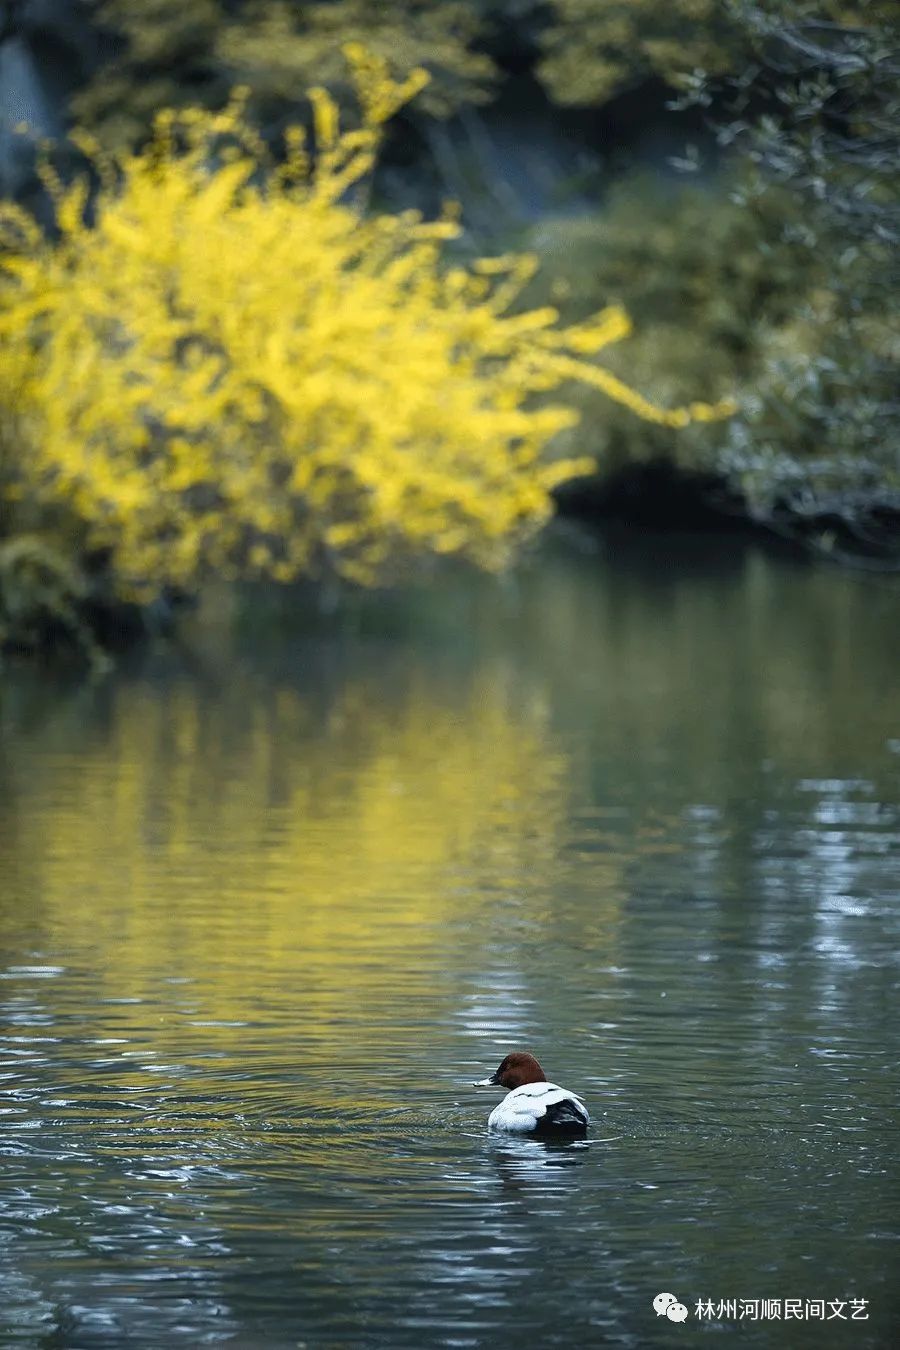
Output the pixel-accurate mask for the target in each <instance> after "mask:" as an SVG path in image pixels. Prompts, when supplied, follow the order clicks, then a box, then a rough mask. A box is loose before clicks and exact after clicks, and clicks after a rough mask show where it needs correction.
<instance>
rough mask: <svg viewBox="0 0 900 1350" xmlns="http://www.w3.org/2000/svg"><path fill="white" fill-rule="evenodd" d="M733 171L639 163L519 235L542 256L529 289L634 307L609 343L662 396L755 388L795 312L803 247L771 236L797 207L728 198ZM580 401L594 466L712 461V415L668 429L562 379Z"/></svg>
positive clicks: (620, 363) (626, 369)
mask: <svg viewBox="0 0 900 1350" xmlns="http://www.w3.org/2000/svg"><path fill="white" fill-rule="evenodd" d="M733 186H734V185H733V184H731V183H729V182H728V181H727V180H726V181H720V182H714V183H711V184H692V183H688V182H685V183H682V184H676V183H669V184H665V183H663V184H661V183H659V182H658V181H654V180H653V179H651V178H649V177H646V176H644V175H635V176H632V177H631V178H629V179H626V180H624V181H623V182H621V183H620V184H619V185H618V186H617V187H615V188H614V189H613V190H612V192H611V193H610V195H609V196H608V198H607V201H606V203H605V204H604V206H603V207H602V208H600V209H598V211H597V212H596V213H595V214H593V215H591V216H582V217H570V218H564V217H562V218H558V219H556V220H546V221H543V222H542V223H541V224H539V225H537V226H536V227H535V228H534V229H533V230H532V231H530V233H529V234H528V235H527V236H526V238H525V243H526V245H527V247H529V248H530V249H533V250H534V252H535V254H536V255H537V257H538V258H539V259H540V268H539V270H538V272H537V274H536V277H535V279H534V281H533V282H532V283H531V287H530V289H529V291H528V292H526V295H525V297H523V298H524V299H525V300H527V301H529V302H531V303H534V304H538V303H546V302H549V301H551V300H553V301H555V303H557V304H558V305H559V306H560V308H561V310H562V312H563V313H564V315H565V316H566V317H567V318H571V319H574V320H577V319H579V318H581V317H582V316H584V315H585V314H587V313H589V312H590V311H591V310H594V309H596V308H597V307H598V306H601V305H606V304H617V305H622V306H624V307H625V308H626V309H627V310H628V312H629V314H631V315H633V317H634V321H635V325H636V335H635V337H634V338H633V339H632V341H630V342H629V343H628V345H627V349H626V348H624V347H623V348H621V349H619V350H617V351H614V352H612V353H611V354H610V357H609V365H610V368H611V369H612V370H613V371H614V372H615V373H617V374H620V375H623V376H624V375H626V374H627V377H628V378H629V379H630V380H632V381H633V382H635V383H636V384H638V385H639V386H640V387H641V388H642V389H645V390H646V391H647V392H648V394H649V395H650V396H651V397H652V398H653V399H654V400H655V401H656V402H658V403H663V404H665V403H672V402H676V403H677V402H680V401H682V400H683V399H684V398H686V397H690V391H691V390H692V389H696V388H697V387H698V384H699V385H702V387H703V388H704V389H705V390H706V391H707V393H708V394H709V395H710V396H712V397H713V398H720V399H724V398H727V397H730V396H732V395H735V394H736V393H737V392H738V391H740V390H741V389H742V388H743V389H748V388H751V387H752V385H753V383H754V381H755V379H756V378H757V376H758V373H759V371H760V369H761V366H762V362H763V359H764V356H765V354H766V347H765V343H764V340H763V337H764V333H765V332H768V331H769V330H770V329H772V328H774V329H776V330H777V329H778V328H779V327H780V326H781V325H783V324H786V323H788V322H789V321H790V320H792V318H793V316H794V314H795V311H796V309H797V307H798V305H799V304H800V302H801V301H800V297H801V296H802V295H803V293H804V287H805V286H808V285H809V284H810V282H811V277H810V269H809V264H808V260H806V266H805V269H801V268H800V263H801V261H803V259H802V255H801V254H800V252H799V250H798V249H797V248H796V247H795V246H793V245H792V244H791V243H790V242H786V241H784V240H783V239H782V238H781V235H782V233H783V228H782V227H783V224H784V222H785V221H786V220H788V219H790V218H792V216H793V215H795V212H794V210H793V208H792V206H791V203H790V201H787V200H777V199H776V198H775V197H772V198H770V199H766V201H765V203H762V204H761V205H760V208H759V209H758V210H753V209H749V208H748V207H747V206H746V205H744V204H741V203H739V202H736V201H735V200H734V198H733V195H732V188H733ZM567 393H568V395H569V397H570V398H571V400H572V401H573V402H574V403H575V405H576V406H577V407H578V408H579V410H580V411H581V413H582V423H581V427H580V428H579V430H578V431H577V433H575V434H576V435H577V436H578V437H579V439H580V441H581V443H582V445H586V447H587V448H589V449H590V450H591V452H592V453H595V454H596V455H597V458H598V467H599V472H600V474H601V475H607V474H610V473H613V472H615V471H617V470H618V469H621V468H622V467H624V466H625V465H627V464H630V463H637V462H643V461H647V460H655V459H659V458H668V459H670V460H672V461H673V462H675V463H677V464H678V465H680V466H682V467H684V468H689V469H701V470H707V469H715V468H718V461H717V456H718V452H719V447H720V446H721V443H722V436H723V432H722V429H721V428H720V427H714V428H710V427H706V426H703V425H697V426H695V427H692V428H689V429H688V430H686V431H684V432H678V433H677V434H675V433H674V432H673V430H672V428H670V427H667V426H665V425H658V424H657V425H649V426H648V425H645V424H644V423H637V422H635V420H634V419H633V418H632V417H629V416H626V415H623V411H624V410H620V409H609V408H605V407H603V406H602V404H601V402H600V400H599V398H598V396H597V395H596V393H594V392H593V391H591V390H589V389H584V388H572V389H571V390H569V391H567Z"/></svg>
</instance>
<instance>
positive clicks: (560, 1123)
mask: <svg viewBox="0 0 900 1350" xmlns="http://www.w3.org/2000/svg"><path fill="white" fill-rule="evenodd" d="M587 1127H588V1115H587V1112H586V1111H585V1110H584V1108H583V1107H581V1106H579V1104H578V1102H573V1101H571V1100H569V1101H564V1102H554V1103H553V1105H552V1106H548V1107H547V1112H546V1115H544V1116H543V1117H542V1118H541V1120H540V1121H539V1123H538V1131H539V1132H541V1133H543V1132H545V1131H546V1132H547V1133H548V1134H569V1135H579V1134H586V1133H587Z"/></svg>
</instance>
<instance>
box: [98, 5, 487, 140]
mask: <svg viewBox="0 0 900 1350" xmlns="http://www.w3.org/2000/svg"><path fill="white" fill-rule="evenodd" d="M95 13H96V15H97V18H98V20H99V21H100V22H102V23H103V24H105V25H106V26H107V27H108V28H109V29H110V30H111V31H112V32H114V33H116V34H118V35H119V36H120V38H121V39H122V41H123V47H122V50H121V52H120V53H119V55H118V56H117V57H116V59H115V60H113V61H112V62H111V63H109V64H108V65H105V66H104V67H102V68H101V70H100V71H99V72H98V74H97V76H96V78H95V80H94V81H93V83H92V84H91V85H90V86H89V87H88V88H87V89H86V90H84V91H83V92H82V93H81V94H80V95H79V97H78V98H77V99H76V100H75V103H74V112H75V115H76V117H77V118H78V120H79V122H80V123H82V124H83V125H86V126H89V127H91V128H92V130H94V131H96V132H97V133H98V134H99V135H100V136H101V137H102V139H103V141H104V143H105V144H107V145H111V146H114V147H116V148H119V149H122V148H125V147H130V146H132V145H134V144H135V143H136V142H139V141H140V140H141V139H143V138H144V137H145V136H146V135H147V134H148V133H149V131H150V127H151V126H152V122H153V118H154V115H155V114H156V113H157V112H158V111H159V109H160V108H182V107H185V106H188V105H190V106H195V105H197V104H200V105H202V106H204V107H207V108H218V107H221V106H223V104H224V103H225V102H226V100H227V97H228V93H229V91H230V89H231V88H232V87H233V86H234V85H235V84H238V83H240V84H241V85H245V86H246V87H247V88H248V89H249V90H250V95H251V100H252V102H251V109H250V111H251V113H256V114H257V115H263V116H265V115H274V116H275V117H276V118H278V117H279V116H281V115H283V113H284V110H285V105H287V108H288V109H289V108H291V107H292V106H296V105H297V104H298V103H300V102H302V100H303V98H304V95H305V91H306V89H307V88H308V87H309V86H310V85H311V84H321V85H324V86H326V87H327V88H329V89H330V90H331V92H332V93H333V94H334V95H335V97H337V98H339V99H340V101H341V103H342V104H343V105H344V106H345V107H347V108H352V107H353V106H354V104H353V98H352V86H351V84H350V82H349V81H348V79H347V69H346V63H345V61H344V59H343V57H342V55H341V51H342V46H343V45H344V44H346V43H348V42H356V43H361V44H362V45H363V46H365V47H366V49H367V50H369V51H371V52H373V53H374V54H375V55H377V56H380V57H382V58H384V59H388V60H390V61H391V63H392V65H393V66H394V67H395V68H396V69H398V70H411V69H413V68H414V67H416V66H422V67H424V68H425V69H426V70H427V71H428V72H429V75H430V77H431V78H430V81H429V84H428V87H427V88H426V89H425V90H424V91H423V94H422V96H421V100H420V103H419V106H420V107H421V109H422V111H424V112H427V113H430V114H432V115H433V116H439V117H443V116H446V115H447V114H448V113H449V112H451V111H453V110H454V109H455V108H456V107H458V106H459V104H460V103H462V102H469V103H472V102H476V103H477V102H481V101H482V100H483V99H484V98H485V97H486V96H487V93H488V90H489V89H490V86H491V82H492V80H493V77H494V65H493V62H492V61H491V60H490V59H489V58H488V57H487V56H485V55H483V54H481V53H479V52H476V51H473V50H472V48H471V43H472V41H473V39H474V38H475V36H476V34H477V31H478V22H479V12H478V10H477V9H476V8H473V7H472V5H470V4H469V3H467V0H441V3H440V4H433V3H431V2H430V0H394V3H391V4H372V3H371V0H310V2H309V3H305V4H290V3H286V0H248V3H245V4H241V5H238V6H235V5H233V4H229V3H227V0H190V2H189V3H187V4H186V3H185V2H184V0H99V3H98V4H97V5H96V8H95Z"/></svg>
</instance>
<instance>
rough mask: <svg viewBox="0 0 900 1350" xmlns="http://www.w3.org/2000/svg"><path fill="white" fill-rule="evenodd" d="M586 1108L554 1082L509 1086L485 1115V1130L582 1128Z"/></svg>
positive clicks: (587, 1120) (525, 1131) (511, 1131)
mask: <svg viewBox="0 0 900 1350" xmlns="http://www.w3.org/2000/svg"><path fill="white" fill-rule="evenodd" d="M590 1123H591V1118H590V1116H589V1115H588V1111H587V1107H586V1106H585V1104H584V1102H583V1101H581V1099H580V1098H579V1097H576V1096H575V1093H574V1092H569V1090H568V1089H567V1088H561V1087H557V1085H556V1084H555V1083H547V1082H543V1083H525V1084H523V1086H522V1087H517V1088H513V1090H512V1092H508V1093H507V1094H506V1096H505V1097H504V1098H503V1101H502V1102H501V1103H500V1105H499V1106H495V1107H494V1109H493V1111H492V1112H491V1114H490V1115H489V1116H488V1129H489V1130H505V1131H506V1132H507V1133H509V1134H534V1133H535V1132H536V1131H540V1130H548V1129H552V1130H558V1131H563V1130H567V1129H569V1130H572V1132H573V1133H574V1132H578V1131H581V1130H586V1129H587V1127H588V1125H589V1124H590Z"/></svg>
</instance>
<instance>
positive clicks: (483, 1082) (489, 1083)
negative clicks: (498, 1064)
mask: <svg viewBox="0 0 900 1350" xmlns="http://www.w3.org/2000/svg"><path fill="white" fill-rule="evenodd" d="M472 1086H473V1087H496V1086H497V1079H496V1078H495V1077H493V1076H492V1077H490V1078H479V1079H478V1081H477V1082H475V1083H473V1084H472Z"/></svg>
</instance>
